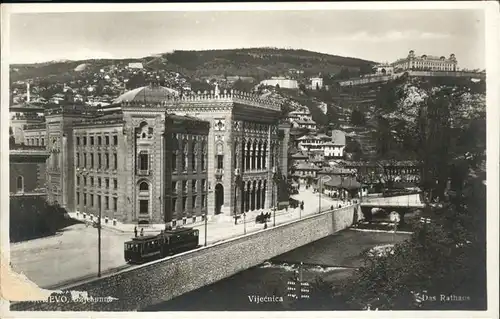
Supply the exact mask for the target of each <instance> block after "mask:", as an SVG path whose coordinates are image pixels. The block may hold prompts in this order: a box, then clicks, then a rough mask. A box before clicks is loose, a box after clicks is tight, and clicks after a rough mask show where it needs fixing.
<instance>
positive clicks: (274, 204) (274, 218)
mask: <svg viewBox="0 0 500 319" xmlns="http://www.w3.org/2000/svg"><path fill="white" fill-rule="evenodd" d="M275 186H276V166H273V191H272V196H273V227H274V226H276V203H277V202H278V200H277V199H278V194H276V200H275V197H274V188H275Z"/></svg>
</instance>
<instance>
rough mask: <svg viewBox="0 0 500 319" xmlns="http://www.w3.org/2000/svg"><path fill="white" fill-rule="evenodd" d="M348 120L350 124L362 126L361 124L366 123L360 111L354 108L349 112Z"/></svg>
mask: <svg viewBox="0 0 500 319" xmlns="http://www.w3.org/2000/svg"><path fill="white" fill-rule="evenodd" d="M350 122H351V124H352V125H359V126H362V125H365V124H366V119H365V116H364V114H363V113H362V112H361V111H359V110H357V109H355V110H353V111H352V113H351V121H350Z"/></svg>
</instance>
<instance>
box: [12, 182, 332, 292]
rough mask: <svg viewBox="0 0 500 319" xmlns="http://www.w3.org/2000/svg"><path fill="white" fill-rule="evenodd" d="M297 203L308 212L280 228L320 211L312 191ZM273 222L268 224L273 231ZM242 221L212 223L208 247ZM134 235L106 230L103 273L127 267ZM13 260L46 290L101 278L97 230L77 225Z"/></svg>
mask: <svg viewBox="0 0 500 319" xmlns="http://www.w3.org/2000/svg"><path fill="white" fill-rule="evenodd" d="M294 197H295V198H296V199H297V200H300V201H304V211H303V212H302V214H300V212H299V209H295V210H294V209H289V211H288V212H285V210H283V211H279V212H277V213H276V224H277V225H279V224H282V223H285V222H288V221H290V220H293V219H298V218H299V215H301V216H302V217H304V216H308V215H311V214H315V213H317V211H318V206H319V199H318V195H317V194H314V193H312V192H311V191H303V192H301V193H299V194H297V195H294ZM338 203H339V202H338V201H336V200H332V199H330V198H328V197H327V196H322V210H326V209H329V208H330V206H332V205H334V207H337V206H338ZM258 213H260V212H254V213H250V214H248V215H247V218H246V224H245V225H246V230H247V233H250V232H254V231H258V230H261V229H263V228H264V225H262V224H256V223H255V216H256V215H257V214H258ZM272 225H273V221H272V218H271V222H270V223H268V227H272ZM196 228H198V229H199V230H200V244H201V245H203V244H204V236H205V234H204V225H200V226H196ZM243 233H244V225H243V223H242V221H241V222H240V223H238V225H234V221H233V220H226V221H223V220H219V221H210V222H208V232H207V242H208V244H210V243H214V242H217V241H221V240H224V239H227V238H231V237H235V236H240V235H243ZM132 236H133V234H131V233H123V232H118V231H114V230H110V229H105V228H103V229H102V246H101V247H102V249H101V258H102V259H101V271H103V272H106V271H109V270H110V269H113V268H117V267H123V266H125V265H126V264H125V260H124V258H123V243H124V242H125V241H127V240H129V239H130V238H131V237H132ZM10 256H11V263H12V267H13V269H14V270H15V271H16V272H22V273H23V274H24V275H26V276H27V277H28V278H29V279H30V280H32V281H33V282H35V283H36V284H37V285H39V286H40V287H43V288H48V287H53V286H57V285H58V284H62V283H67V282H68V281H71V280H76V279H80V278H85V277H91V276H93V275H95V274H97V260H98V249H97V229H96V228H93V227H91V226H90V227H86V226H85V225H83V224H76V225H72V226H69V227H67V228H65V229H64V230H63V231H62V232H61V233H60V234H59V235H57V236H52V237H47V238H41V239H36V240H31V241H27V242H22V243H15V244H11V246H10Z"/></svg>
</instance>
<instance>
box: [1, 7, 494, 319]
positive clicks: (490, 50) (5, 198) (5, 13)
mask: <svg viewBox="0 0 500 319" xmlns="http://www.w3.org/2000/svg"><path fill="white" fill-rule="evenodd" d="M408 9H413V10H457V9H478V10H483V11H484V12H485V16H486V20H485V24H486V70H487V112H488V118H487V132H488V137H487V155H488V156H487V185H488V188H487V192H488V203H487V207H488V222H487V232H488V236H487V242H488V250H487V261H488V272H487V274H488V280H487V282H488V311H486V312H484V311H464V312H461V311H443V312H439V311H425V312H420V311H416V312H412V311H389V312H386V311H383V312H364V311H363V312H343V311H335V312H272V313H265V312H170V313H167V312H164V313H120V314H119V315H118V316H119V317H120V318H137V317H141V318H155V317H158V316H168V317H174V318H195V317H196V318H199V317H207V316H208V317H212V316H213V317H217V318H234V317H239V318H264V317H267V318H299V317H311V318H332V317H335V318H355V317H363V318H364V317H384V318H498V311H499V310H498V297H499V296H498V282H499V277H498V260H499V259H498V222H499V220H498V213H499V205H498V201H499V188H498V179H499V176H500V174H499V163H500V161H499V138H498V137H499V129H498V124H499V123H500V117H499V112H498V107H499V106H500V99H499V92H500V86H499V75H500V72H499V69H498V63H497V60H499V39H500V32H499V14H498V13H499V5H498V3H497V2H494V1H489V2H488V1H487V2H476V1H468V2H451V1H450V2H349V3H331V2H328V3H325V2H295V3H251V4H249V3H183V4H181V3H175V4H141V3H137V4H51V3H45V4H37V3H30V4H4V5H2V6H1V11H2V12H1V14H2V15H1V22H2V28H1V30H2V37H1V39H2V42H1V46H2V54H1V70H2V74H1V75H2V77H1V93H2V94H1V105H2V107H1V108H0V114H1V120H2V122H1V123H2V125H1V132H2V134H1V140H0V147H1V150H2V151H1V152H0V158H1V168H0V181H2V182H3V183H0V185H1V186H0V189H1V194H0V203H1V205H2V209H1V212H2V214H1V216H0V225H4V226H3V227H6V226H5V225H8V207H9V195H8V190H7V189H6V188H7V187H8V186H7V182H6V181H8V180H9V178H8V177H9V173H8V172H9V166H8V159H9V154H8V151H7V150H8V130H7V128H8V126H9V120H8V109H7V107H6V106H7V105H9V95H8V92H9V90H8V83H9V73H8V56H7V52H8V51H9V15H10V14H13V13H39V12H102V11H249V10H251V11H256V10H408ZM7 227H8V226H7ZM1 243H2V246H1V247H2V250H1V251H2V253H4V254H8V251H9V238H8V232H5V231H3V232H1ZM1 306H2V309H1V313H0V316H1V317H3V318H11V317H17V318H30V317H31V318H55V317H68V318H82V317H92V318H100V317H102V318H109V317H116V316H117V314H116V313H84V312H81V313H75V312H62V313H60V312H59V313H58V312H43V313H42V312H12V313H9V312H8V307H7V308H5V304H2V305H1ZM6 311H7V312H6Z"/></svg>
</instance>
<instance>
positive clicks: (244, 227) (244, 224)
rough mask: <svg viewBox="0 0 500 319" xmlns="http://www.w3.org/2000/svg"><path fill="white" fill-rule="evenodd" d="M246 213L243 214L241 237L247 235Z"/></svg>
mask: <svg viewBox="0 0 500 319" xmlns="http://www.w3.org/2000/svg"><path fill="white" fill-rule="evenodd" d="M246 216H247V213H245V212H243V235H246V234H247V219H246Z"/></svg>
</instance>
